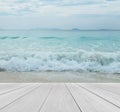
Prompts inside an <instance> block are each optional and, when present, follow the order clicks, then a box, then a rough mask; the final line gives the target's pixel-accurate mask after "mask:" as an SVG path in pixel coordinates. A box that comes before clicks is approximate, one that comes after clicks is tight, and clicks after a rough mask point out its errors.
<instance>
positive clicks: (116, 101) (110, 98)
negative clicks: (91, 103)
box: [79, 84, 120, 108]
mask: <svg viewBox="0 0 120 112" xmlns="http://www.w3.org/2000/svg"><path fill="white" fill-rule="evenodd" d="M79 86H80V87H83V88H84V89H86V90H87V91H90V92H91V93H93V94H95V95H97V96H98V97H101V98H102V99H104V100H106V101H107V102H110V103H111V104H113V105H115V106H117V107H119V108H120V94H115V93H114V92H113V91H114V89H113V88H111V91H108V90H106V89H102V88H99V87H98V86H97V84H96V85H92V84H79ZM112 89H113V90H112ZM119 91H120V88H119Z"/></svg>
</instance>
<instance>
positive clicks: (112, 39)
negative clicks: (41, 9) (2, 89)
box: [0, 30, 120, 73]
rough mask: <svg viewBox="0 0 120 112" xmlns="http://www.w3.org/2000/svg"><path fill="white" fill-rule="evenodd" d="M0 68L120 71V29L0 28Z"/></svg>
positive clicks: (10, 69)
mask: <svg viewBox="0 0 120 112" xmlns="http://www.w3.org/2000/svg"><path fill="white" fill-rule="evenodd" d="M0 70H1V71H3V70H4V71H19V72H30V71H34V72H39V71H79V72H100V73H120V31H64V30H3V31H2V30H1V31H0Z"/></svg>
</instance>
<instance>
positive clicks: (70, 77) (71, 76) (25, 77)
mask: <svg viewBox="0 0 120 112" xmlns="http://www.w3.org/2000/svg"><path fill="white" fill-rule="evenodd" d="M4 82H7V83H9V82H18V83H19V82H21V83H22V82H24V83H30V82H39V83H50V82H58V83H61V82H66V83H67V82H68V83H84V82H88V83H109V82H110V83H116V82H118V83H119V82H120V75H119V74H104V73H88V72H86V73H81V72H68V71H66V72H0V83H4Z"/></svg>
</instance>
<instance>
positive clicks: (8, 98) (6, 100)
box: [0, 84, 36, 110]
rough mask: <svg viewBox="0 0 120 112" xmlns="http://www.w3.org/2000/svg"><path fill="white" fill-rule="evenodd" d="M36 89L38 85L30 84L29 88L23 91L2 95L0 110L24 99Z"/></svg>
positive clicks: (0, 97)
mask: <svg viewBox="0 0 120 112" xmlns="http://www.w3.org/2000/svg"><path fill="white" fill-rule="evenodd" d="M35 88H36V84H30V85H29V86H27V87H25V88H22V89H18V90H17V91H14V92H12V93H8V94H3V95H1V96H0V110H2V109H4V108H5V107H7V106H8V105H10V104H11V103H13V102H15V101H16V100H18V99H20V98H21V97H24V96H25V95H27V94H28V93H29V92H31V91H32V90H33V89H35Z"/></svg>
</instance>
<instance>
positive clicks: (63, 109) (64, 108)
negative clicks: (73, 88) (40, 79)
mask: <svg viewBox="0 0 120 112" xmlns="http://www.w3.org/2000/svg"><path fill="white" fill-rule="evenodd" d="M39 112H81V111H80V110H79V108H78V107H77V105H76V103H75V102H74V100H73V98H72V97H71V95H70V93H69V91H68V90H67V88H66V87H65V85H64V84H55V85H54V86H53V89H52V91H51V93H50V94H49V96H48V98H47V99H46V102H45V103H44V105H43V107H42V108H40V109H39Z"/></svg>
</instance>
